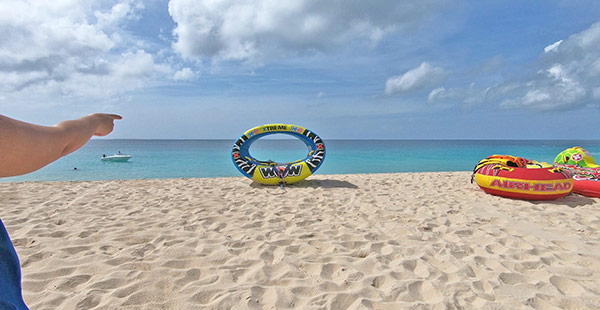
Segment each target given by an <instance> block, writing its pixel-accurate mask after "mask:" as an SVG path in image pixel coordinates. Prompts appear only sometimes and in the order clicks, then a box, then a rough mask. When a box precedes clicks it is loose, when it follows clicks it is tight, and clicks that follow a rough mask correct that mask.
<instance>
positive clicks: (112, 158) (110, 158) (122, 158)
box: [100, 152, 132, 162]
mask: <svg viewBox="0 0 600 310" xmlns="http://www.w3.org/2000/svg"><path fill="white" fill-rule="evenodd" d="M131 157H132V156H131V155H127V154H121V152H119V154H115V155H109V156H106V154H102V157H100V160H102V161H112V162H125V161H128V160H129V159H130V158H131Z"/></svg>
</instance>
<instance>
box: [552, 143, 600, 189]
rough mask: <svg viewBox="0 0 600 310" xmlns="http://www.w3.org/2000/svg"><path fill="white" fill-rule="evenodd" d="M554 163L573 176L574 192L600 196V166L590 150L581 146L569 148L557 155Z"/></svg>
mask: <svg viewBox="0 0 600 310" xmlns="http://www.w3.org/2000/svg"><path fill="white" fill-rule="evenodd" d="M554 165H556V166H559V167H561V168H563V169H564V170H565V171H567V172H568V173H569V174H570V175H571V176H572V177H573V180H574V182H573V193H577V194H580V195H584V196H589V197H600V166H598V165H597V164H596V162H595V161H594V158H593V157H592V155H591V154H590V152H588V151H587V150H585V149H584V148H582V147H579V146H576V147H572V148H568V149H566V150H564V151H562V152H560V153H559V154H558V155H557V156H556V158H555V159H554Z"/></svg>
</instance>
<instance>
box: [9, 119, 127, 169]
mask: <svg viewBox="0 0 600 310" xmlns="http://www.w3.org/2000/svg"><path fill="white" fill-rule="evenodd" d="M116 119H121V116H119V115H116V114H103V113H96V114H92V115H88V116H86V117H82V118H80V119H76V120H70V121H64V122H61V123H58V124H56V125H54V126H40V125H35V124H29V123H25V122H21V121H18V120H15V119H12V118H9V117H6V116H4V115H0V177H9V176H15V175H21V174H25V173H29V172H32V171H35V170H37V169H40V168H42V167H44V166H46V165H47V164H49V163H51V162H53V161H55V160H57V159H59V158H60V157H62V156H65V155H67V154H69V153H72V152H73V151H75V150H77V149H78V148H80V147H82V146H83V145H84V144H85V143H86V142H87V141H88V140H89V139H90V138H91V137H92V136H93V135H96V136H105V135H107V134H109V133H110V132H111V131H112V130H113V126H114V124H113V121H114V120H116Z"/></svg>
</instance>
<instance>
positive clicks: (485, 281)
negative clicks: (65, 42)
mask: <svg viewBox="0 0 600 310" xmlns="http://www.w3.org/2000/svg"><path fill="white" fill-rule="evenodd" d="M470 177H471V172H470V171H463V172H423V173H374V174H355V175H346V174H333V175H314V176H311V177H309V178H308V179H307V180H305V181H302V182H300V183H298V184H293V185H290V186H287V187H286V188H285V190H282V189H280V188H279V187H273V186H264V185H260V184H257V183H254V182H252V181H251V180H249V179H247V178H244V177H224V178H197V179H194V178H183V179H144V180H114V181H55V182H22V183H21V182H20V183H0V202H1V205H2V206H3V207H2V209H1V210H0V218H2V221H3V222H4V224H5V226H6V228H7V230H8V232H9V234H10V236H11V238H12V240H13V243H14V244H15V248H16V250H17V252H18V254H19V258H20V262H21V266H22V274H23V275H22V276H23V294H24V298H25V301H26V302H27V304H28V305H29V307H31V308H32V309H200V308H202V309H228V308H233V309H321V308H326V309H407V308H417V309H462V308H465V309H472V308H482V309H489V308H494V309H554V308H557V309H560V308H577V309H598V308H600V236H599V235H598V233H597V232H598V231H599V228H600V200H599V199H596V198H589V197H584V196H579V195H569V196H566V197H564V198H561V199H558V200H554V201H547V202H529V201H521V200H513V199H506V198H501V197H496V196H491V195H488V194H485V193H484V192H483V191H482V190H480V189H479V188H478V187H477V185H476V184H471V183H470Z"/></svg>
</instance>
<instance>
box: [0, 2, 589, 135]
mask: <svg viewBox="0 0 600 310" xmlns="http://www.w3.org/2000/svg"><path fill="white" fill-rule="evenodd" d="M0 11H1V12H4V13H3V14H0V114H4V115H6V116H9V117H12V118H15V119H19V120H23V121H27V122H32V123H37V124H42V125H53V124H56V123H58V122H60V121H62V120H65V119H73V118H78V117H81V116H84V115H87V114H90V113H94V112H108V113H117V114H120V115H122V116H123V120H121V121H118V122H117V123H116V126H115V130H114V132H113V133H112V134H111V135H110V136H108V138H125V139H127V138H131V139H232V140H235V139H237V138H238V137H239V136H240V135H241V134H242V133H243V132H245V131H246V130H248V129H250V128H253V127H255V126H259V125H263V124H270V123H287V124H295V125H300V126H303V127H306V128H309V129H310V130H313V131H314V132H316V133H317V134H319V135H320V136H321V137H322V138H323V139H324V140H327V139H600V130H599V127H600V126H599V125H600V1H597V0H590V1H583V0H581V1H580V0H565V1H545V0H544V1H542V0H537V1H536V0H529V1H525V0H516V1H500V0H498V1H491V0H470V1H469V0H467V1H443V0H439V1H438V0H421V1H409V0H369V1H366V0H363V1H359V0H286V1H281V0H170V1H167V0H147V1H141V0H112V1H109V0H90V1H79V0H54V1H47V0H28V1H15V0H4V1H1V2H0Z"/></svg>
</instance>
